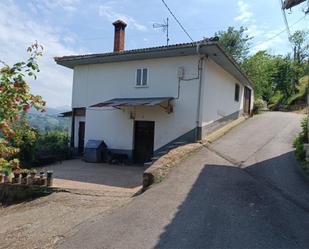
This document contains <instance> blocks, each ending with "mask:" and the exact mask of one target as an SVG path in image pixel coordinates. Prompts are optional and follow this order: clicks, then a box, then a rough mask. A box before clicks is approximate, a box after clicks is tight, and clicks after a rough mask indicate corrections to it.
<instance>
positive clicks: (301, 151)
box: [293, 118, 309, 174]
mask: <svg viewBox="0 0 309 249" xmlns="http://www.w3.org/2000/svg"><path fill="white" fill-rule="evenodd" d="M301 127H302V131H301V133H300V134H299V135H298V136H297V137H296V138H295V140H294V143H293V146H294V148H295V156H296V158H297V160H298V161H300V162H301V163H302V167H303V169H304V171H305V172H306V173H307V174H309V165H308V162H306V150H305V148H304V143H308V118H304V119H303V120H302V122H301Z"/></svg>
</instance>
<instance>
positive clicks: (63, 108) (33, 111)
mask: <svg viewBox="0 0 309 249" xmlns="http://www.w3.org/2000/svg"><path fill="white" fill-rule="evenodd" d="M45 110H46V112H45V113H41V112H40V111H37V110H36V109H34V108H31V109H30V110H29V112H28V113H29V114H34V115H59V114H60V113H62V112H67V111H70V110H71V107H70V106H61V107H57V108H54V107H46V108H45Z"/></svg>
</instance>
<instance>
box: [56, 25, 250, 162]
mask: <svg viewBox="0 0 309 249" xmlns="http://www.w3.org/2000/svg"><path fill="white" fill-rule="evenodd" d="M113 25H114V27H115V39H114V52H110V53H99V54H86V55H74V56H63V57H56V58H55V61H56V62H57V63H58V64H60V65H62V66H65V67H68V68H71V69H73V70H74V77H73V96H72V112H71V115H72V134H71V135H72V136H71V138H72V141H71V142H72V143H71V145H72V147H74V148H75V149H76V150H77V151H79V152H80V153H82V152H83V150H84V145H85V142H84V141H88V140H91V139H99V140H104V142H105V143H106V145H107V146H108V148H109V149H110V150H111V151H112V152H115V153H123V154H127V155H128V157H129V158H130V159H132V160H134V161H135V162H136V163H143V162H146V161H148V160H149V159H150V158H151V157H152V156H153V155H154V154H156V153H157V152H159V151H162V150H164V149H165V148H166V147H167V146H170V145H171V144H173V143H175V142H194V141H198V140H201V139H204V138H206V137H207V135H208V134H210V133H211V132H213V131H214V130H216V129H218V128H220V127H222V126H223V125H225V124H227V123H228V122H230V121H232V120H235V119H237V118H239V116H240V115H243V114H244V115H249V114H250V112H251V110H252V107H253V101H254V99H253V98H254V97H253V96H254V94H253V86H252V83H251V81H250V80H249V78H248V77H247V76H246V74H245V73H244V72H243V70H242V69H241V67H240V66H239V65H238V64H237V62H236V61H235V60H234V59H233V58H232V57H231V56H230V55H229V54H227V52H226V51H225V50H224V48H223V46H222V45H221V44H220V42H219V41H218V38H211V39H205V40H201V41H197V42H192V43H184V44H176V45H169V46H161V47H151V48H142V49H134V50H124V45H125V28H126V23H124V22H123V21H121V20H118V21H116V22H114V23H113Z"/></svg>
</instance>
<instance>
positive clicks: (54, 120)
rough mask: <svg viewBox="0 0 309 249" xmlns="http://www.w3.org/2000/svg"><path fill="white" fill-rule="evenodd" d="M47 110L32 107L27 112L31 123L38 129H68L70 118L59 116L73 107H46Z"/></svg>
mask: <svg viewBox="0 0 309 249" xmlns="http://www.w3.org/2000/svg"><path fill="white" fill-rule="evenodd" d="M45 109H46V112H44V113H41V112H40V111H37V110H35V109H34V108H31V109H30V110H29V112H28V114H27V118H28V122H29V124H30V125H31V126H32V127H33V128H35V129H37V130H38V131H51V130H60V131H67V130H68V128H69V124H70V118H67V117H66V118H65V117H59V114H60V113H62V112H66V111H69V110H70V109H71V107H68V106H64V107H60V108H50V107H46V108H45Z"/></svg>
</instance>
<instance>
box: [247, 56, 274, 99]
mask: <svg viewBox="0 0 309 249" xmlns="http://www.w3.org/2000/svg"><path fill="white" fill-rule="evenodd" d="M271 60H272V56H271V55H269V54H268V53H267V52H266V51H260V52H257V53H256V54H255V55H253V56H251V57H250V58H249V59H247V60H246V61H245V62H244V63H243V68H244V69H245V71H246V72H247V74H248V75H249V77H250V78H251V80H252V81H253V83H254V87H255V96H256V98H261V99H263V100H265V101H267V102H268V101H269V99H270V98H271V96H272V95H273V93H274V89H275V85H274V84H273V82H272V73H273V72H272V70H273V69H272V65H271Z"/></svg>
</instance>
